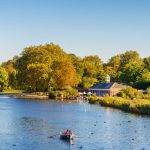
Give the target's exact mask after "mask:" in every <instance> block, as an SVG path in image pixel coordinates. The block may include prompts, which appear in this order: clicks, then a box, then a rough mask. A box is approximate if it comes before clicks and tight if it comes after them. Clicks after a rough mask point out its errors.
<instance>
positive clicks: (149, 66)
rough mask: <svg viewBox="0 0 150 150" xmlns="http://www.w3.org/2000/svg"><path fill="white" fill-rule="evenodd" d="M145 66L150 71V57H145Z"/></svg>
mask: <svg viewBox="0 0 150 150" xmlns="http://www.w3.org/2000/svg"><path fill="white" fill-rule="evenodd" d="M143 62H144V68H145V69H147V70H148V71H150V57H146V58H144V59H143Z"/></svg>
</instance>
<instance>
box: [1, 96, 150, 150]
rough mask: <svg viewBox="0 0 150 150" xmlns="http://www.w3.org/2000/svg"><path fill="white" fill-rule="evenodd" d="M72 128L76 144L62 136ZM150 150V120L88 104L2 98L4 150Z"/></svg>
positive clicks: (2, 139)
mask: <svg viewBox="0 0 150 150" xmlns="http://www.w3.org/2000/svg"><path fill="white" fill-rule="evenodd" d="M65 129H71V130H72V131H74V133H75V134H76V135H77V136H78V138H77V139H75V141H73V144H70V143H68V142H65V141H62V140H60V139H59V136H55V137H54V138H48V135H49V134H51V135H53V134H57V133H59V132H60V131H62V130H65ZM78 149H82V150H149V149H150V117H148V116H140V115H134V114H130V113H126V112H123V111H120V110H117V109H112V108H106V107H100V106H98V105H91V104H88V103H81V104H80V103H64V102H55V101H41V100H29V99H16V98H10V97H7V96H0V150H78Z"/></svg>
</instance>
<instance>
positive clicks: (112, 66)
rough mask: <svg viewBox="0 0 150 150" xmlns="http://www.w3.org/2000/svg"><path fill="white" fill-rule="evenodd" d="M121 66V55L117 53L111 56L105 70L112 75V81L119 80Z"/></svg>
mask: <svg viewBox="0 0 150 150" xmlns="http://www.w3.org/2000/svg"><path fill="white" fill-rule="evenodd" d="M120 68H121V56H120V55H116V56H113V57H111V59H110V60H109V61H108V63H107V64H106V65H105V67H104V70H105V72H106V73H107V74H109V75H110V76H111V80H112V81H119V74H120Z"/></svg>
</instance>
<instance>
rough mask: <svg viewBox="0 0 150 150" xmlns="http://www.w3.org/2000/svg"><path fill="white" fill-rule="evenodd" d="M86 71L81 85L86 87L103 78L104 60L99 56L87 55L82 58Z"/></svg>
mask: <svg viewBox="0 0 150 150" xmlns="http://www.w3.org/2000/svg"><path fill="white" fill-rule="evenodd" d="M82 63H83V67H84V70H83V71H84V73H83V77H82V83H81V86H82V87H83V88H84V89H86V88H89V87H91V86H92V85H94V84H95V83H97V82H98V79H100V80H101V79H102V78H101V75H103V62H102V60H101V59H100V58H99V56H97V55H95V56H86V57H84V58H83V60H82Z"/></svg>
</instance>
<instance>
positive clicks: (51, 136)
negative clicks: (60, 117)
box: [48, 133, 60, 138]
mask: <svg viewBox="0 0 150 150" xmlns="http://www.w3.org/2000/svg"><path fill="white" fill-rule="evenodd" d="M59 134H60V133H57V134H53V135H49V136H48V138H53V137H54V136H56V135H59Z"/></svg>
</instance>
